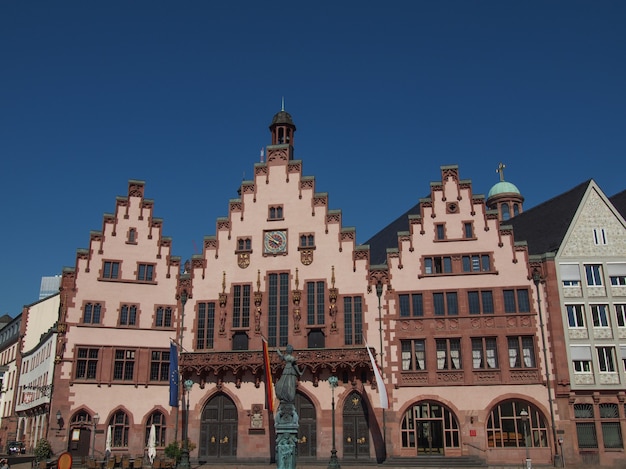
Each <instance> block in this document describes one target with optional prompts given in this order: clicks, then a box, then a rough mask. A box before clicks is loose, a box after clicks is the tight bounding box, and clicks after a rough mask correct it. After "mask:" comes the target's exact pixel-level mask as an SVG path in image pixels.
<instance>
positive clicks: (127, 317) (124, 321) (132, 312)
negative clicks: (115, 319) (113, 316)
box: [120, 305, 137, 326]
mask: <svg viewBox="0 0 626 469" xmlns="http://www.w3.org/2000/svg"><path fill="white" fill-rule="evenodd" d="M136 325H137V305H122V307H121V308H120V326H136Z"/></svg>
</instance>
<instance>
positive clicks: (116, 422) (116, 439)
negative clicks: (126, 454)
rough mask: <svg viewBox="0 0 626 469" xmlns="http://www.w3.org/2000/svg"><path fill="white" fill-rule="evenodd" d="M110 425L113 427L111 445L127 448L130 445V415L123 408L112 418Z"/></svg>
mask: <svg viewBox="0 0 626 469" xmlns="http://www.w3.org/2000/svg"><path fill="white" fill-rule="evenodd" d="M109 425H110V426H111V428H112V429H113V432H112V433H113V434H112V440H113V441H111V446H112V447H113V448H125V447H128V429H129V424H128V415H126V412H124V411H123V410H118V411H117V412H116V413H115V414H114V415H113V417H111V420H109Z"/></svg>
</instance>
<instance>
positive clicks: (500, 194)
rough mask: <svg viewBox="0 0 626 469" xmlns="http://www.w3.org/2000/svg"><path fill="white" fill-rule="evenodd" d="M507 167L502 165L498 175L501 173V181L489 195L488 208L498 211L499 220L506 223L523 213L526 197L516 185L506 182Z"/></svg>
mask: <svg viewBox="0 0 626 469" xmlns="http://www.w3.org/2000/svg"><path fill="white" fill-rule="evenodd" d="M504 168H505V165H504V164H502V163H500V164H499V165H498V169H496V172H497V173H500V181H499V182H498V183H496V184H495V185H494V186H493V187H492V188H491V190H490V191H489V193H488V194H487V202H486V203H487V208H489V209H492V210H497V211H498V219H499V220H500V221H506V220H508V219H510V218H512V217H514V216H516V215H519V214H520V213H522V211H523V207H522V204H523V202H524V197H522V194H521V192H520V191H519V189H518V188H517V186H516V185H515V184H512V183H510V182H508V181H505V180H504Z"/></svg>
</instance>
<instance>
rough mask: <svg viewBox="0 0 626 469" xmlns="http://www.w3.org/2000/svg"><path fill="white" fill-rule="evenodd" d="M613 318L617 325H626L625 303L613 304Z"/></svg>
mask: <svg viewBox="0 0 626 469" xmlns="http://www.w3.org/2000/svg"><path fill="white" fill-rule="evenodd" d="M615 319H616V320H617V326H618V327H626V304H623V303H620V304H616V305H615Z"/></svg>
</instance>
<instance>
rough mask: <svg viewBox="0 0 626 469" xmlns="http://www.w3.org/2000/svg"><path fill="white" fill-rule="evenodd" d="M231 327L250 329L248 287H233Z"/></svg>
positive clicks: (247, 285)
mask: <svg viewBox="0 0 626 469" xmlns="http://www.w3.org/2000/svg"><path fill="white" fill-rule="evenodd" d="M233 327H235V328H237V327H250V285H249V284H246V285H234V286H233Z"/></svg>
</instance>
